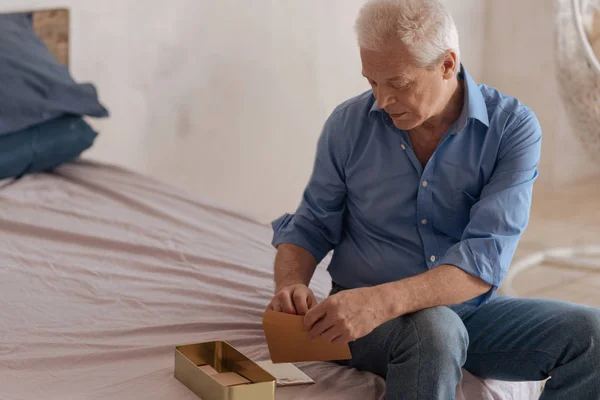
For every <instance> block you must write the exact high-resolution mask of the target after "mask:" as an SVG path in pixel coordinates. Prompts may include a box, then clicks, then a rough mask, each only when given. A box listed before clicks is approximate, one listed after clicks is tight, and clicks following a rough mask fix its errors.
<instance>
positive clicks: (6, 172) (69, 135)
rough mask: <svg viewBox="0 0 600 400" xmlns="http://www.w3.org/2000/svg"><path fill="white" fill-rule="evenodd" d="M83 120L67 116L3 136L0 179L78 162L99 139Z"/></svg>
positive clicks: (0, 144)
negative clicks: (77, 159) (78, 158)
mask: <svg viewBox="0 0 600 400" xmlns="http://www.w3.org/2000/svg"><path fill="white" fill-rule="evenodd" d="M97 135H98V134H97V132H96V131H94V130H93V129H92V128H91V127H90V126H89V125H88V124H87V123H86V122H85V121H84V120H83V119H82V118H81V117H79V116H75V115H65V116H62V117H59V118H56V119H53V120H51V121H46V122H43V123H41V124H38V125H35V126H31V127H28V128H26V129H24V130H22V131H18V132H14V133H9V134H6V135H1V136H0V179H4V178H12V177H21V176H23V175H25V174H30V173H34V172H41V171H46V170H49V169H52V168H54V167H57V166H59V165H60V164H63V163H65V162H68V161H71V160H74V159H75V158H77V157H78V156H79V155H80V154H81V153H82V152H83V151H85V150H87V149H89V148H90V147H91V146H92V145H93V144H94V140H95V139H96V136H97Z"/></svg>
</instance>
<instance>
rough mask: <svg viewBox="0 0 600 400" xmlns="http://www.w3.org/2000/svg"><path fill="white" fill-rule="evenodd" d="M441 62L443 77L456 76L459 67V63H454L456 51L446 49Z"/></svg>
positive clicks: (450, 77)
mask: <svg viewBox="0 0 600 400" xmlns="http://www.w3.org/2000/svg"><path fill="white" fill-rule="evenodd" d="M443 60H444V61H443V62H442V74H443V77H444V79H446V80H448V79H452V78H453V77H454V76H456V72H457V71H458V69H459V65H458V64H457V63H456V53H455V52H454V51H448V52H447V53H446V55H445V56H444V58H443Z"/></svg>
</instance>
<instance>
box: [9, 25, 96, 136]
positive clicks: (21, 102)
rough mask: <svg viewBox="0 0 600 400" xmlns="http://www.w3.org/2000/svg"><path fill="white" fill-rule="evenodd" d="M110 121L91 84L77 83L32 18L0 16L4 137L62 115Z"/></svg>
mask: <svg viewBox="0 0 600 400" xmlns="http://www.w3.org/2000/svg"><path fill="white" fill-rule="evenodd" d="M65 114H71V115H88V116H92V117H106V116H108V111H107V110H106V109H105V108H104V107H103V106H102V104H100V102H99V101H98V96H97V93H96V89H95V87H94V86H93V85H91V84H78V83H76V82H75V81H74V80H73V78H72V77H71V75H70V74H69V71H68V69H67V67H66V66H64V65H62V64H60V63H59V62H58V61H57V60H56V58H55V57H54V56H53V55H52V53H50V51H49V50H48V48H47V47H46V45H45V44H44V42H43V41H42V40H41V39H40V38H39V37H38V36H37V35H36V34H35V32H34V31H33V19H32V15H31V14H30V13H28V14H1V15H0V135H2V134H6V133H10V132H16V131H19V130H22V129H25V128H27V127H30V126H33V125H36V124H39V123H41V122H45V121H48V120H51V119H54V118H56V117H59V116H61V115H65Z"/></svg>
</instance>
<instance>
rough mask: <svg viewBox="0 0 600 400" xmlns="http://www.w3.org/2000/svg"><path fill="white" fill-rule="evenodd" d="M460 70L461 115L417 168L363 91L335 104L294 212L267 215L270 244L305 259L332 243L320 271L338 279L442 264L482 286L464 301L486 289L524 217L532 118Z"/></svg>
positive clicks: (534, 156)
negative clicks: (303, 253) (286, 246)
mask: <svg viewBox="0 0 600 400" xmlns="http://www.w3.org/2000/svg"><path fill="white" fill-rule="evenodd" d="M463 71H464V69H463ZM460 76H461V79H462V81H463V82H464V85H465V96H464V106H463V110H462V113H461V115H460V117H459V118H458V120H457V121H456V122H455V123H454V124H453V126H451V127H450V129H449V130H448V131H447V132H446V133H445V135H444V136H443V137H442V139H441V141H440V143H439V145H438V146H437V149H436V150H435V152H434V153H433V156H432V157H431V159H430V160H429V162H428V163H427V164H426V166H425V168H423V167H422V166H421V164H420V162H419V160H418V159H417V157H416V155H415V153H414V152H413V150H412V148H411V143H410V140H409V137H408V134H407V132H406V131H403V130H400V129H398V128H396V127H395V126H394V124H393V122H392V120H391V119H390V117H389V115H388V114H387V113H386V112H385V111H384V110H382V109H379V108H378V107H377V105H376V101H375V98H374V97H373V93H372V91H367V92H365V93H363V94H361V95H359V96H357V97H355V98H353V99H350V100H348V101H346V102H344V103H343V104H341V105H340V106H338V107H337V108H336V109H335V110H334V111H333V113H332V114H331V116H330V117H329V118H328V120H327V121H326V123H325V126H324V128H323V131H322V133H321V136H320V138H319V141H318V146H317V155H316V160H315V164H314V170H313V173H312V176H311V178H310V180H309V182H308V185H307V187H306V189H305V191H304V195H303V198H302V201H301V203H300V205H299V207H298V209H297V211H296V213H295V214H294V215H291V214H285V215H283V216H282V217H280V218H279V219H277V220H275V221H274V222H273V229H274V238H273V245H274V246H277V245H279V244H280V243H292V244H295V245H298V246H301V247H303V248H305V249H306V250H308V251H309V252H310V253H312V255H313V256H314V257H315V258H316V259H317V261H321V260H322V259H323V258H324V257H325V256H326V255H327V253H328V252H329V251H331V250H333V251H334V252H333V257H332V259H331V263H330V264H329V268H328V270H329V272H330V274H331V277H332V279H333V281H334V282H336V283H337V284H339V285H341V286H343V287H346V288H356V287H365V286H372V285H378V284H382V283H386V282H391V281H396V280H400V279H403V278H407V277H411V276H414V275H417V274H420V273H423V272H425V271H427V270H429V269H431V268H435V267H436V266H438V265H441V264H450V265H454V266H457V267H458V268H461V269H462V270H464V271H465V272H467V273H469V274H471V275H473V276H475V277H477V278H480V279H482V280H483V281H485V282H487V283H489V284H491V285H492V286H493V289H492V290H491V291H490V292H488V293H487V294H485V295H483V296H481V297H479V298H477V299H474V300H473V301H472V302H474V303H476V304H481V303H482V302H485V301H486V300H487V299H489V298H490V297H491V296H492V295H493V294H494V292H495V291H496V289H497V288H498V287H499V286H500V284H501V282H502V280H503V278H504V276H505V274H506V271H507V270H508V268H509V265H510V263H511V260H512V258H513V255H514V252H515V250H516V248H517V244H518V241H519V239H520V236H521V234H522V232H523V230H524V229H525V227H526V225H527V223H528V220H529V211H530V205H531V197H532V188H533V183H534V181H535V179H536V177H537V166H538V163H539V159H540V148H541V128H540V125H539V123H538V121H537V119H536V117H535V115H534V113H533V112H532V111H531V110H530V109H529V108H527V107H525V106H524V105H522V104H520V103H519V102H518V101H517V100H516V99H515V98H513V97H509V96H506V95H504V94H502V93H500V92H499V91H497V90H495V89H493V88H491V87H488V86H485V85H477V84H476V83H475V82H474V81H473V79H472V78H471V77H470V76H469V74H468V73H467V72H466V71H464V72H463V73H461V75H460Z"/></svg>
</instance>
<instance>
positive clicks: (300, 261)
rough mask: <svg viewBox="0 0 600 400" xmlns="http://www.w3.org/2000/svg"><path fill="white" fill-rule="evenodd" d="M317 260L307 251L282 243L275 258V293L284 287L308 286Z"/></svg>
mask: <svg viewBox="0 0 600 400" xmlns="http://www.w3.org/2000/svg"><path fill="white" fill-rule="evenodd" d="M316 268H317V260H316V259H315V257H314V256H313V255H312V254H311V253H310V252H309V251H308V250H305V249H303V248H302V247H300V246H296V245H294V244H289V243H282V244H280V245H279V246H278V247H277V255H276V256H275V293H277V292H279V291H280V290H281V289H282V288H284V287H286V286H293V285H304V286H308V284H309V283H310V280H311V279H312V276H313V274H314V273H315V269H316Z"/></svg>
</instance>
